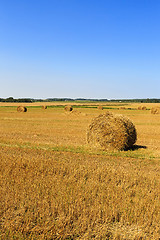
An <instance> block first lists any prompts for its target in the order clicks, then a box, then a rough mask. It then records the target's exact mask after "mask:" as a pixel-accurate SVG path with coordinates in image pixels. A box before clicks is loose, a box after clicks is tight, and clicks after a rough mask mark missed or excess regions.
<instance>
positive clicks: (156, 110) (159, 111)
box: [151, 107, 160, 114]
mask: <svg viewBox="0 0 160 240" xmlns="http://www.w3.org/2000/svg"><path fill="white" fill-rule="evenodd" d="M151 113H152V114H160V107H153V108H152V109H151Z"/></svg>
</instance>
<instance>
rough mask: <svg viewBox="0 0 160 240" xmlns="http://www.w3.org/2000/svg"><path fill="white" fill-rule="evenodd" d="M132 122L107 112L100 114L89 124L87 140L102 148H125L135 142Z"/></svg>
mask: <svg viewBox="0 0 160 240" xmlns="http://www.w3.org/2000/svg"><path fill="white" fill-rule="evenodd" d="M136 139H137V134H136V129H135V126H134V124H133V123H132V122H131V120H129V119H128V118H127V117H125V116H123V115H120V114H113V113H110V112H107V113H105V114H101V115H99V116H98V117H96V118H95V119H93V121H92V123H91V124H90V126H89V129H88V132H87V141H88V143H89V144H91V145H92V146H96V147H100V148H103V149H117V150H125V149H128V148H130V147H132V145H133V144H134V143H135V142H136Z"/></svg>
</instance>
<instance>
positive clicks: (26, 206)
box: [0, 102, 160, 240]
mask: <svg viewBox="0 0 160 240" xmlns="http://www.w3.org/2000/svg"><path fill="white" fill-rule="evenodd" d="M66 104H69V105H70V104H71V103H64V102H63V103H61V102H59V103H58V102H56V103H46V104H45V105H47V106H49V107H48V108H47V109H46V110H44V109H42V108H41V105H42V103H34V104H17V103H13V104H11V103H1V104H0V126H1V127H0V159H1V160H0V196H1V200H0V219H1V220H0V239H23V240H24V239H50V240H51V239H84V240H85V239H135V240H136V239H137V240H138V239H157V240H158V239H160V187H159V186H160V114H157V115H153V114H151V113H150V109H151V108H152V107H153V106H159V105H160V104H149V103H148V104H138V103H137V104H124V103H102V105H103V106H104V110H98V109H97V107H96V106H97V105H99V103H83V104H82V103H81V104H80V103H74V105H75V106H74V105H72V106H73V109H74V110H73V112H65V111H64V105H66ZM18 105H24V106H27V108H28V111H27V112H26V113H18V112H17V110H16V108H17V106H18ZM140 105H144V106H146V107H147V110H138V109H137V108H138V106H140ZM120 107H125V109H120ZM106 111H112V112H115V113H120V114H124V115H125V116H127V117H129V118H130V119H131V120H132V121H133V123H134V124H135V127H136V129H137V138H138V139H137V142H136V145H135V147H134V148H133V149H131V150H128V151H121V152H119V151H102V150H100V149H96V148H94V147H93V148H90V146H88V144H87V142H86V132H87V129H88V126H89V124H90V123H91V120H92V119H93V118H94V117H96V116H98V115H99V114H101V113H105V112H106Z"/></svg>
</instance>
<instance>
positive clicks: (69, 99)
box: [0, 97, 160, 103]
mask: <svg viewBox="0 0 160 240" xmlns="http://www.w3.org/2000/svg"><path fill="white" fill-rule="evenodd" d="M55 101H62V102H69V101H71V102H88V101H89V102H123V103H124V102H139V103H140V102H141V103H160V99H159V98H145V99H109V100H108V99H85V98H76V99H72V98H47V99H34V98H18V99H15V98H13V97H8V98H0V102H17V103H20V102H25V103H33V102H55Z"/></svg>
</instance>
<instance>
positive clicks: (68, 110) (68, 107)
mask: <svg viewBox="0 0 160 240" xmlns="http://www.w3.org/2000/svg"><path fill="white" fill-rule="evenodd" d="M64 110H65V111H67V112H71V111H72V110H73V108H72V106H69V105H67V106H65V108H64Z"/></svg>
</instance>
